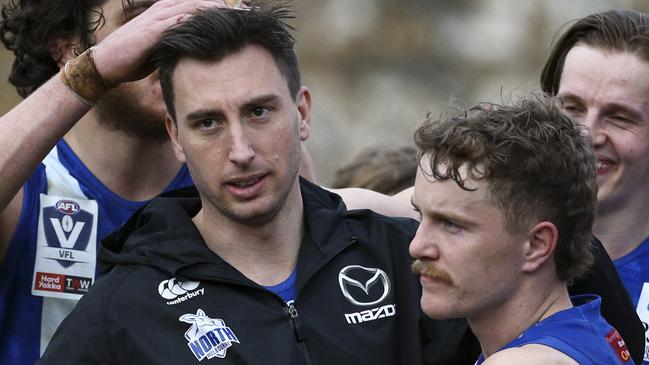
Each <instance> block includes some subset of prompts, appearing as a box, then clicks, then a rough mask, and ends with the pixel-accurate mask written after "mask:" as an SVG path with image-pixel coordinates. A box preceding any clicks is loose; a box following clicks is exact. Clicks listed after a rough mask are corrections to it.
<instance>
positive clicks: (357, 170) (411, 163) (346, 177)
mask: <svg viewBox="0 0 649 365" xmlns="http://www.w3.org/2000/svg"><path fill="white" fill-rule="evenodd" d="M418 155H419V152H418V151H417V149H416V148H414V147H410V146H375V147H371V148H367V149H364V150H363V151H361V153H360V154H358V155H357V156H356V157H354V159H352V161H350V162H349V163H348V164H346V165H344V166H343V167H341V168H339V169H338V170H336V177H335V179H334V182H333V184H332V185H331V187H332V188H348V187H356V188H365V189H370V190H374V191H377V192H379V193H383V194H387V195H393V194H396V193H398V192H400V191H401V190H403V189H406V188H408V187H411V186H412V185H414V183H415V175H416V174H417V166H418V162H419V156H418Z"/></svg>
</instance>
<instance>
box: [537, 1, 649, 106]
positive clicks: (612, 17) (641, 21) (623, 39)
mask: <svg viewBox="0 0 649 365" xmlns="http://www.w3.org/2000/svg"><path fill="white" fill-rule="evenodd" d="M577 44H584V45H587V46H590V47H594V48H599V49H602V50H604V51H617V52H630V53H633V54H635V55H637V56H638V57H640V58H641V59H644V60H645V61H648V62H649V15H647V14H645V13H641V12H638V11H631V10H609V11H606V12H603V13H597V14H591V15H588V16H586V17H584V18H581V19H579V20H577V21H576V22H575V23H574V24H573V25H572V26H571V27H570V28H568V30H567V31H566V32H565V33H563V35H562V36H561V37H560V38H559V40H558V41H557V42H556V44H555V45H554V47H553V49H552V52H551V53H550V57H549V58H548V60H547V62H546V63H545V66H544V67H543V73H541V89H542V90H543V91H545V92H547V93H549V94H551V95H555V94H556V93H557V92H558V90H559V82H560V81H561V72H562V71H563V64H564V62H565V60H566V55H567V54H568V52H569V51H570V50H571V49H572V48H573V47H574V46H575V45H577Z"/></svg>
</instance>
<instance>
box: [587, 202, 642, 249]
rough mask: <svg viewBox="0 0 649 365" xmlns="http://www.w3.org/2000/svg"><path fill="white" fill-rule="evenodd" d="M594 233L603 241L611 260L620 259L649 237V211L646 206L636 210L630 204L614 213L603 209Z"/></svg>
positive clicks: (598, 214)
mask: <svg viewBox="0 0 649 365" xmlns="http://www.w3.org/2000/svg"><path fill="white" fill-rule="evenodd" d="M643 204H644V200H643ZM593 233H595V236H596V237H597V238H599V239H600V240H601V241H602V244H603V245H604V248H606V252H607V253H608V254H609V256H611V259H613V260H616V259H619V258H621V257H623V256H625V255H627V254H628V253H629V252H631V251H633V250H634V249H635V248H636V247H638V246H639V245H640V244H641V243H642V242H643V241H644V240H645V239H646V238H647V237H649V210H647V208H646V206H643V207H642V208H640V209H636V208H635V207H634V206H633V205H630V204H629V205H627V206H624V207H622V208H620V209H615V210H614V211H613V210H606V209H601V211H599V212H598V213H597V217H596V218H595V225H594V226H593Z"/></svg>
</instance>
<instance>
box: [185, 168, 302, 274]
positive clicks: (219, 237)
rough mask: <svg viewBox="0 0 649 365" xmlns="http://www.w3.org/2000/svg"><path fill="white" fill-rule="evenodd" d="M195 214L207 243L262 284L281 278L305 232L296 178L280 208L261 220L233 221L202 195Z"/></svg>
mask: <svg viewBox="0 0 649 365" xmlns="http://www.w3.org/2000/svg"><path fill="white" fill-rule="evenodd" d="M202 202H203V209H201V211H200V212H199V213H198V214H197V215H196V216H195V217H194V224H196V226H197V228H198V230H199V232H200V233H201V235H202V236H203V239H204V240H205V242H206V244H207V246H208V247H209V248H210V249H211V250H212V251H214V252H215V253H216V254H218V255H219V256H220V257H221V258H222V259H223V260H225V261H227V262H228V263H229V264H230V265H232V266H233V267H234V268H236V269H237V270H239V271H240V272H241V273H242V274H243V275H244V276H246V277H247V278H249V279H250V280H252V281H254V282H256V283H258V284H260V285H265V286H270V285H276V284H279V283H281V282H282V281H284V280H285V279H286V278H287V277H288V276H289V275H290V274H291V272H292V271H293V270H294V269H295V267H296V265H297V256H298V252H299V249H300V245H301V243H302V236H303V234H304V219H303V206H302V195H301V193H300V187H299V183H298V180H297V178H296V180H295V183H294V186H293V187H292V188H291V191H290V192H289V196H288V198H287V200H286V202H285V204H284V206H283V207H282V208H281V209H280V211H279V212H278V213H277V214H276V215H275V217H273V218H271V220H270V221H268V222H265V223H263V224H245V223H241V222H236V221H234V220H232V219H230V218H228V217H226V216H224V215H223V214H221V213H219V212H218V211H217V210H216V209H211V206H210V205H208V204H210V203H209V201H207V200H206V199H202Z"/></svg>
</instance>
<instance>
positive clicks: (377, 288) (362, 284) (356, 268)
mask: <svg viewBox="0 0 649 365" xmlns="http://www.w3.org/2000/svg"><path fill="white" fill-rule="evenodd" d="M338 285H339V286H340V290H341V291H342V293H343V296H344V297H345V299H347V300H348V301H349V302H350V303H352V304H354V305H360V306H370V305H375V304H378V303H380V302H382V301H383V300H384V299H385V298H386V297H387V296H388V294H390V280H389V279H388V275H387V274H386V273H385V271H383V270H381V269H376V268H370V267H363V266H360V265H349V266H345V267H344V268H343V269H342V270H340V272H339V273H338Z"/></svg>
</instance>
